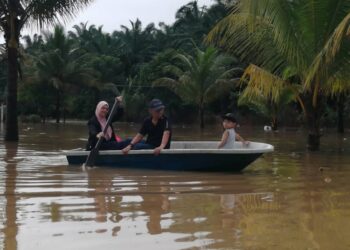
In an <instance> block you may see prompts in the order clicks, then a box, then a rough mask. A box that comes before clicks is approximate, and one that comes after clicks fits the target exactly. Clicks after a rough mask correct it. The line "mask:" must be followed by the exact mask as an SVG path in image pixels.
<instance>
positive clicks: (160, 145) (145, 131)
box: [122, 99, 171, 155]
mask: <svg viewBox="0 0 350 250" xmlns="http://www.w3.org/2000/svg"><path fill="white" fill-rule="evenodd" d="M164 109H165V106H164V104H163V103H162V101H160V100H159V99H153V100H152V101H151V102H150V103H149V113H150V116H149V117H147V118H146V119H145V120H144V122H143V124H142V127H141V129H140V131H139V133H137V135H136V136H135V137H134V138H133V139H132V140H131V142H130V143H129V145H128V146H127V147H125V148H124V149H123V150H122V151H123V153H124V154H128V152H129V151H130V150H131V149H134V150H140V149H153V150H154V154H155V155H159V154H160V152H161V151H162V150H163V149H169V148H170V142H171V125H170V122H169V120H168V118H167V117H166V116H165V115H164ZM145 136H147V139H146V140H145V141H144V140H143V138H144V137H145Z"/></svg>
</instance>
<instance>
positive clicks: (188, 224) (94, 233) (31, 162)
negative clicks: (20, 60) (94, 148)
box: [0, 124, 350, 250]
mask: <svg viewBox="0 0 350 250" xmlns="http://www.w3.org/2000/svg"><path fill="white" fill-rule="evenodd" d="M118 127H121V129H120V131H119V132H120V134H122V135H124V136H125V135H132V134H133V133H134V132H135V131H136V128H137V126H132V125H124V126H118ZM20 132H21V139H20V143H19V144H18V145H17V144H10V143H5V144H4V142H3V141H2V139H0V140H1V141H0V249H5V250H13V249H25V250H27V249H29V250H31V249H33V250H34V249H35V250H41V249H43V250H44V249H45V250H46V249H50V250H55V249H59V250H61V249H65V250H67V249H74V250H76V249H104V250H108V249H122V250H124V249H127V250H129V249H143V250H148V249H150V250H157V249H159V250H168V249H297V250H299V249H325V250H332V249H335V250H342V249H350V237H349V234H350V194H349V191H350V164H349V163H350V154H349V153H350V142H349V140H350V138H349V139H348V140H347V139H346V136H337V135H336V134H334V133H330V134H329V133H328V132H327V131H326V135H325V136H324V137H323V138H322V150H321V151H320V152H316V153H309V152H307V150H305V134H304V133H303V132H302V131H299V130H292V129H291V130H283V131H280V132H279V133H276V134H274V133H264V132H263V131H262V128H260V127H259V128H242V129H241V130H240V132H241V134H242V135H243V136H245V137H247V138H248V139H249V140H254V141H261V142H267V143H271V144H273V145H274V146H275V152H274V153H271V154H267V155H265V156H264V157H262V158H260V159H258V160H257V161H256V162H254V163H253V164H252V165H250V166H249V167H248V168H247V169H246V170H244V171H243V172H242V173H239V174H231V173H229V174H228V173H191V172H189V173H188V172H167V171H153V170H149V171H145V170H142V171H141V170H125V169H113V168H94V169H88V170H84V169H82V168H80V167H70V166H67V162H66V159H65V156H64V155H63V153H62V150H67V149H73V148H79V147H83V146H84V143H85V142H84V139H85V137H86V128H85V126H84V125H82V124H71V125H60V126H56V125H54V124H48V125H46V126H43V125H35V126H34V125H22V126H21V130H20ZM220 134H221V131H220V128H218V127H213V128H208V129H207V130H205V131H204V132H203V133H199V132H198V130H197V129H196V128H195V127H192V128H188V127H180V128H177V129H176V130H175V139H178V140H190V139H194V140H200V139H205V140H208V139H209V140H214V139H218V138H219V137H220ZM0 136H1V138H2V137H3V135H2V134H0Z"/></svg>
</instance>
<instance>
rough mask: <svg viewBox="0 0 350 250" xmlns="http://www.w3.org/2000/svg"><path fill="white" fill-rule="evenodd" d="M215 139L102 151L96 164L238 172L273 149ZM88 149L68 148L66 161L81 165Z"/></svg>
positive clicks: (254, 144)
mask: <svg viewBox="0 0 350 250" xmlns="http://www.w3.org/2000/svg"><path fill="white" fill-rule="evenodd" d="M217 144H218V143H217V142H173V143H172V148H171V149H169V150H163V151H162V153H161V154H160V155H158V156H155V155H154V154H153V150H138V151H130V153H129V154H128V155H123V154H122V152H121V151H101V152H100V154H99V156H98V157H97V159H96V162H95V165H96V166H111V167H118V168H141V169H156V170H179V171H230V172H238V171H241V170H242V169H244V168H245V167H247V166H248V165H249V164H250V163H252V162H253V161H255V160H256V159H257V158H259V157H260V156H261V155H262V154H264V153H268V152H272V151H273V150H274V148H273V146H271V145H269V144H264V143H256V142H251V143H250V144H249V146H248V147H244V146H243V145H241V143H236V145H235V148H234V149H230V150H227V149H225V150H222V149H215V147H216V146H217ZM88 153H89V152H87V151H69V152H67V160H68V163H69V164H70V165H81V164H83V163H84V162H85V160H86V157H87V155H88Z"/></svg>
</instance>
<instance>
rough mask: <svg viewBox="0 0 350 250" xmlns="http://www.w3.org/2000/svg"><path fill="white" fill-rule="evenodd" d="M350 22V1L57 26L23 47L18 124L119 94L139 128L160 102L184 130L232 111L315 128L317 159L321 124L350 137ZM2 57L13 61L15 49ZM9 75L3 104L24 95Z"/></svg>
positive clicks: (272, 2) (193, 9)
mask: <svg viewBox="0 0 350 250" xmlns="http://www.w3.org/2000/svg"><path fill="white" fill-rule="evenodd" d="M32 2H35V1H32ZM88 2H89V1H81V3H82V5H85V4H87V3H88ZM69 13H70V12H69ZM349 13H350V0H342V1H340V0H320V1H316V2H314V4H311V3H310V1H307V0H302V1H279V0H269V1H267V0H259V1H249V0H246V1H235V0H231V1H224V0H217V1H216V3H215V4H213V5H212V6H210V7H200V6H198V3H197V2H196V1H193V2H189V3H188V4H186V5H185V6H182V7H180V8H179V10H178V11H177V13H176V20H175V22H174V24H172V25H167V24H164V23H159V24H158V25H155V24H153V23H151V24H148V25H146V26H145V25H143V24H142V23H141V21H140V20H134V21H131V22H130V24H129V25H127V26H121V27H120V29H118V30H116V31H114V32H111V33H106V32H104V31H103V27H96V26H95V25H93V24H88V23H81V24H78V25H75V26H73V29H72V30H69V31H68V30H65V28H64V27H62V26H59V25H57V26H55V27H54V29H53V31H52V32H46V33H43V34H38V35H34V36H31V37H29V36H25V37H22V39H21V41H22V44H21V46H19V47H18V48H19V50H18V51H19V57H18V58H19V61H20V64H19V65H20V67H19V69H17V70H16V71H18V72H20V81H19V88H18V111H17V110H16V109H14V110H11V112H10V114H11V115H13V116H17V113H18V114H19V115H21V116H23V117H26V116H28V117H30V116H32V117H33V115H36V116H40V118H41V120H42V121H43V122H45V121H46V120H47V119H55V121H56V122H57V123H59V122H61V121H64V120H65V119H67V118H74V119H86V118H88V117H89V116H90V115H91V113H92V112H93V110H94V106H95V104H96V103H97V101H98V100H100V99H106V100H109V101H110V100H113V97H114V96H115V95H116V94H120V93H121V94H123V95H124V97H125V102H126V108H127V110H128V112H127V113H126V116H125V119H126V120H128V121H139V120H140V119H142V115H140V114H143V113H144V112H145V111H146V109H147V106H146V105H145V104H146V103H147V102H148V101H149V100H150V99H152V98H154V97H158V98H160V99H163V100H164V101H165V102H166V104H167V107H168V112H169V115H170V116H171V117H172V119H173V120H174V121H176V122H198V124H199V126H200V127H204V124H205V123H206V121H207V120H208V119H209V118H210V117H215V116H218V115H219V114H222V113H226V112H234V113H235V114H236V115H238V116H241V117H244V116H246V117H251V118H250V119H253V120H254V121H255V122H256V121H257V120H258V121H259V122H260V123H261V124H266V123H270V124H271V126H272V128H273V129H274V130H277V129H278V128H279V127H281V126H283V125H289V124H293V125H295V124H299V125H304V124H305V125H306V126H307V127H308V129H309V138H308V145H309V147H310V148H311V149H318V148H319V145H320V137H321V128H322V126H324V125H325V124H326V125H329V126H334V127H335V126H336V127H337V128H338V131H339V132H344V123H345V121H347V120H348V119H349V116H348V114H349V112H346V111H347V110H348V109H349V95H348V94H349V91H350V84H349V82H348V80H347V79H348V74H349V73H348V72H349V71H348V70H347V68H348V63H349V59H350V58H349V46H350V43H349V40H348V39H346V38H345V37H346V36H348V33H349V22H350V14H349ZM43 18H44V17H43ZM40 20H41V19H40ZM45 20H46V19H45ZM47 20H49V21H48V22H51V20H54V18H51V19H47ZM42 24H45V22H44V23H42ZM5 35H6V34H5ZM18 38H19V36H18ZM6 41H7V40H6ZM8 43H9V41H7V44H8ZM0 54H1V57H0V59H1V60H2V61H3V62H4V61H6V60H10V58H8V57H7V56H6V46H5V47H1V49H0ZM9 62H10V61H9ZM9 66H10V63H8V64H5V63H2V64H1V65H0V95H1V98H2V99H3V100H2V101H5V94H6V91H7V93H8V94H9V95H11V93H12V92H13V91H14V89H12V90H6V79H7V74H8V73H7V70H8V67H9ZM16 75H17V74H16ZM239 79H240V80H239ZM11 91H12V92H11ZM16 91H17V90H16ZM12 94H13V93H12ZM9 108H11V105H9ZM9 118H10V120H11V123H15V122H16V121H15V118H14V117H12V118H11V117H9ZM24 120H26V119H24ZM240 120H241V121H244V120H245V119H244V118H243V119H240ZM12 132H13V133H14V132H15V131H12ZM12 132H11V133H12ZM13 138H15V136H14V137H13ZM15 139H16V138H15Z"/></svg>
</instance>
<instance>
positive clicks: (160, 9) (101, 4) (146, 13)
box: [24, 0, 214, 34]
mask: <svg viewBox="0 0 350 250" xmlns="http://www.w3.org/2000/svg"><path fill="white" fill-rule="evenodd" d="M190 1H191V0H95V2H94V3H92V4H91V5H90V6H89V7H87V8H85V9H83V10H82V11H81V12H80V13H79V14H78V16H77V17H76V18H74V19H73V20H72V21H70V22H69V23H66V29H67V30H70V29H72V26H73V25H75V24H79V23H81V22H84V23H85V22H88V23H89V24H95V25H96V26H100V25H103V30H104V31H106V32H112V31H114V30H116V29H119V28H120V25H126V26H129V24H130V20H132V21H135V20H136V18H139V19H140V20H141V21H142V23H143V25H144V27H145V26H146V25H147V24H149V23H151V22H154V23H155V24H158V23H159V22H165V23H167V24H171V23H173V22H174V20H175V13H176V11H177V10H178V9H179V8H180V7H181V6H183V5H185V4H187V3H189V2H190ZM213 3H214V0H198V4H199V6H203V5H206V6H210V5H212V4H213ZM28 32H29V33H30V34H34V33H40V31H38V30H36V29H33V28H32V29H30V31H28V30H26V31H25V32H24V33H28Z"/></svg>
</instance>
